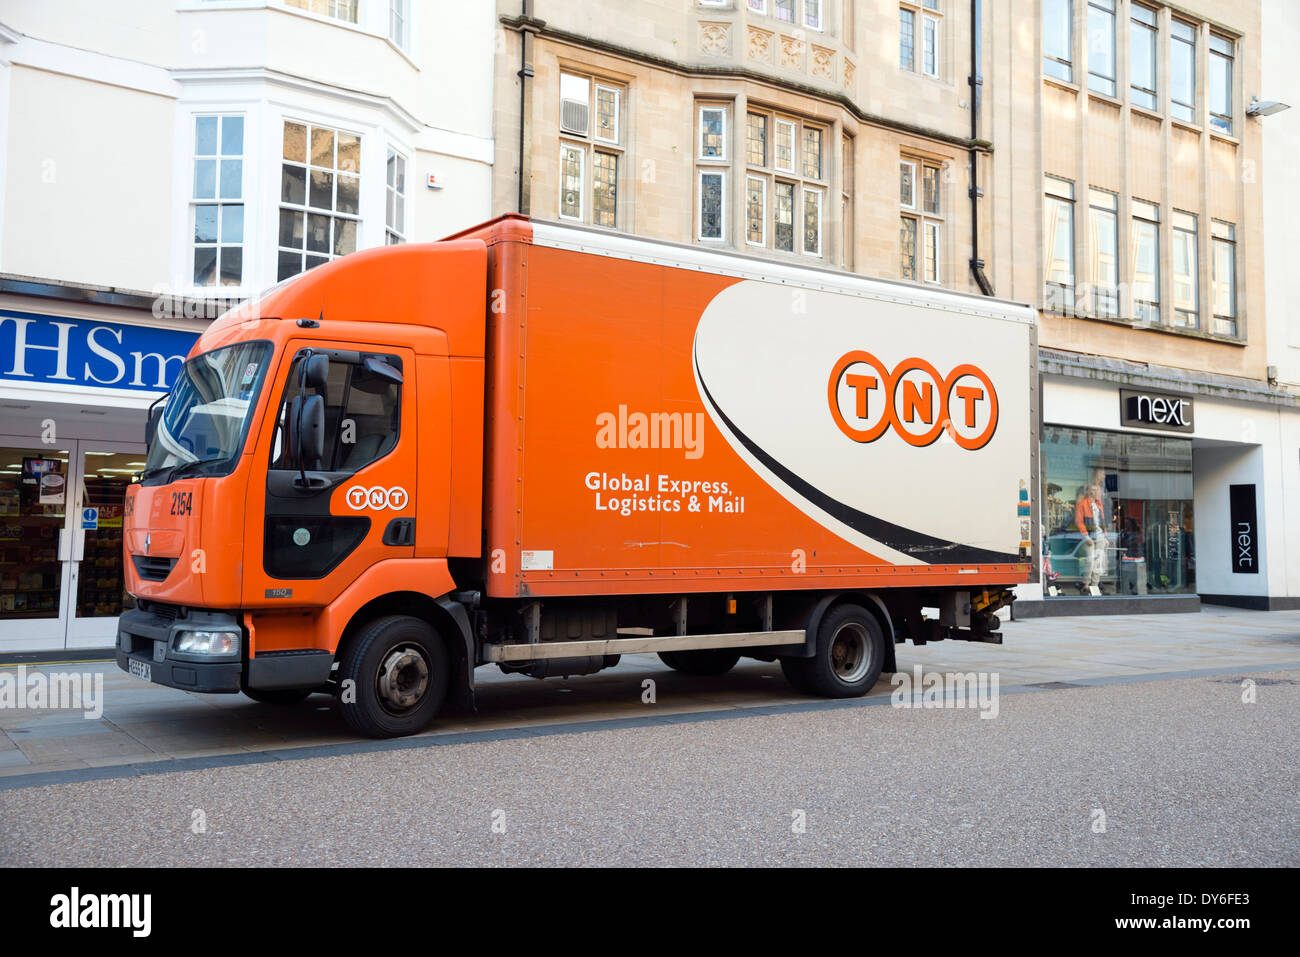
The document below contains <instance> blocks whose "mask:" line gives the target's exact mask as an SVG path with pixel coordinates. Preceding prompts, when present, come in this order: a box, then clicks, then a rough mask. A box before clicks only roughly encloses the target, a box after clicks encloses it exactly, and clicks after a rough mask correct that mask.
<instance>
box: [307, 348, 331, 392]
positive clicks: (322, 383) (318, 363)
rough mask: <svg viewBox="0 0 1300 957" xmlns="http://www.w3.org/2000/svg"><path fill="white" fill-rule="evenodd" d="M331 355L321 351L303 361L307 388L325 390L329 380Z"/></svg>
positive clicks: (318, 390)
mask: <svg viewBox="0 0 1300 957" xmlns="http://www.w3.org/2000/svg"><path fill="white" fill-rule="evenodd" d="M329 376H330V357H329V356H327V355H323V354H321V353H319V352H318V353H316V355H313V356H309V357H308V358H307V360H306V361H305V362H304V363H303V381H304V383H305V385H306V386H307V388H309V389H314V390H315V391H317V392H324V391H325V387H326V385H327V384H328V382H329Z"/></svg>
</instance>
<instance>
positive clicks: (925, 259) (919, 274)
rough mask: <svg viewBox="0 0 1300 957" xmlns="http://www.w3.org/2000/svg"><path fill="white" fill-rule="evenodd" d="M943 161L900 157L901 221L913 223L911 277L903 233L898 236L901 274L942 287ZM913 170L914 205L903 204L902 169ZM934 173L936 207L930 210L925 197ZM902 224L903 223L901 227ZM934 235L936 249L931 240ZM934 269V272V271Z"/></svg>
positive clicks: (904, 277)
mask: <svg viewBox="0 0 1300 957" xmlns="http://www.w3.org/2000/svg"><path fill="white" fill-rule="evenodd" d="M944 163H945V161H944V160H940V159H933V158H932V159H926V158H925V157H921V156H911V155H907V154H904V155H901V156H899V158H898V177H899V195H898V207H899V218H900V220H903V221H906V220H911V221H912V225H911V226H910V227H908V228H909V229H910V234H911V238H912V245H913V256H912V263H911V272H912V275H911V276H907V275H906V274H905V273H906V270H905V269H904V268H903V249H902V233H901V231H900V234H899V274H900V276H901V277H902V278H903V279H906V280H908V281H909V282H920V283H928V284H930V285H940V284H942V283H943V225H944V222H945V217H944V215H943V167H944ZM904 167H908V168H909V169H910V170H911V204H910V205H909V204H907V203H905V202H904V201H903V189H902V184H903V168H904ZM929 173H933V174H934V208H933V209H931V208H930V206H929V203H928V201H927V199H926V195H925V181H926V177H927V174H929ZM901 226H902V223H900V227H901ZM932 233H933V235H934V244H933V248H932V247H931V243H930V237H931V234H932ZM931 267H933V269H931Z"/></svg>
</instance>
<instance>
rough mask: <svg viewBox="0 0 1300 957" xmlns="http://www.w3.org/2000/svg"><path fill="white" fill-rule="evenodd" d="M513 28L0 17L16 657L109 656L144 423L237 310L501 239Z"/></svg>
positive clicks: (167, 6)
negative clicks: (276, 290)
mask: <svg viewBox="0 0 1300 957" xmlns="http://www.w3.org/2000/svg"><path fill="white" fill-rule="evenodd" d="M494 16H495V15H494V10H493V4H490V3H468V4H466V3H453V2H451V0H117V2H114V3H103V2H99V0H60V2H59V3H46V2H40V3H37V2H32V0H0V652H4V651H15V650H47V649H57V648H65V647H71V648H75V647H97V646H104V645H109V644H111V643H112V641H113V637H114V634H115V625H116V616H117V614H118V613H119V612H120V610H121V608H122V607H123V601H124V600H127V601H129V599H124V597H123V594H122V570H121V557H120V556H121V547H120V528H121V515H120V505H118V504H116V503H120V500H121V491H122V488H123V487H124V486H125V483H126V481H127V480H128V479H129V476H130V475H131V474H132V473H133V472H135V471H138V470H139V468H140V464H141V462H142V459H143V454H142V453H143V451H144V446H143V425H144V420H145V413H144V410H145V408H146V407H147V406H148V405H149V404H150V403H152V402H153V401H154V400H155V399H156V398H157V397H158V396H159V395H160V394H161V392H162V390H163V389H165V388H166V387H167V386H168V385H169V384H170V382H171V380H172V379H173V378H174V376H175V374H176V371H177V369H178V367H179V365H180V362H181V357H183V356H184V354H185V353H186V352H187V351H188V349H189V346H190V344H191V343H192V342H193V340H194V338H195V337H196V335H197V334H198V333H199V332H200V331H201V330H202V328H203V327H204V326H205V325H206V323H207V322H208V321H210V320H211V319H213V318H215V317H216V316H217V315H219V314H220V312H222V311H224V308H225V306H226V305H227V304H228V303H230V302H231V301H235V300H239V299H244V298H247V297H249V296H252V295H255V294H256V293H257V292H259V291H260V290H262V289H264V288H266V287H268V286H270V285H272V284H274V283H275V282H277V281H279V280H281V279H284V278H287V277H288V276H291V275H294V274H296V273H298V272H301V271H302V270H303V269H306V268H310V267H311V266H313V265H317V264H319V263H321V262H325V261H328V260H329V259H332V258H334V257H336V256H338V255H343V254H345V253H348V252H351V251H353V250H356V249H362V248H366V247H372V246H378V245H381V244H384V243H386V242H406V241H413V240H433V239H438V238H440V237H442V236H444V235H447V234H449V233H452V232H455V231H457V230H459V229H461V228H463V227H465V226H469V225H472V224H474V223H477V222H481V221H483V220H485V219H487V218H489V216H490V212H491V209H490V206H491V169H492V161H493V142H492V139H491V135H492V134H491V129H492V82H493V55H494V37H495V19H494ZM86 509H90V511H89V512H87V511H85V510H86ZM96 509H98V510H97V511H96ZM115 556H116V558H115Z"/></svg>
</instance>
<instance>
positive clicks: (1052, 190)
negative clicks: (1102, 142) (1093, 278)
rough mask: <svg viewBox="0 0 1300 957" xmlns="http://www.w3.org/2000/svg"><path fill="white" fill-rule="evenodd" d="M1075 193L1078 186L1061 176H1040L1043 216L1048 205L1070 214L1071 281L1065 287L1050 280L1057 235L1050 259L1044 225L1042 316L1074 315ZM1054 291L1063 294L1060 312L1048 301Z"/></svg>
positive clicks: (1053, 237)
mask: <svg viewBox="0 0 1300 957" xmlns="http://www.w3.org/2000/svg"><path fill="white" fill-rule="evenodd" d="M1053 184H1056V185H1053ZM1077 193H1078V188H1077V184H1076V183H1075V182H1074V181H1073V180H1068V179H1065V178H1064V177H1060V176H1053V175H1051V174H1050V173H1048V174H1045V175H1044V176H1043V211H1044V213H1046V211H1047V208H1048V205H1049V203H1054V204H1059V205H1061V206H1063V208H1064V209H1065V210H1066V211H1067V212H1068V213H1069V227H1070V235H1069V243H1068V244H1067V248H1068V249H1069V253H1070V255H1069V260H1068V264H1069V267H1070V281H1069V283H1068V285H1067V284H1065V283H1061V282H1057V281H1055V280H1053V279H1051V278H1049V277H1050V275H1051V272H1050V267H1051V266H1053V265H1055V263H1056V262H1057V261H1058V260H1057V258H1056V255H1055V250H1056V233H1055V232H1053V233H1052V234H1051V236H1050V239H1051V242H1052V248H1051V254H1050V255H1049V252H1048V248H1047V246H1046V241H1047V240H1048V238H1049V235H1048V231H1047V229H1046V223H1044V228H1043V239H1044V247H1043V310H1044V311H1045V312H1059V314H1065V315H1073V314H1074V311H1075V302H1076V296H1077V295H1078V287H1079V263H1078V256H1079V254H1078V236H1079V233H1078V229H1079V223H1078V218H1079V211H1078V200H1077V199H1076V196H1077ZM1058 225H1059V224H1058ZM1053 287H1061V289H1062V290H1063V292H1064V300H1065V301H1064V302H1062V303H1061V306H1062V308H1061V309H1060V310H1054V309H1053V308H1052V300H1051V296H1050V295H1049V289H1051V288H1053Z"/></svg>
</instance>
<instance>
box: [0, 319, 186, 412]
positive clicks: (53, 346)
mask: <svg viewBox="0 0 1300 957" xmlns="http://www.w3.org/2000/svg"><path fill="white" fill-rule="evenodd" d="M197 338H198V335H197V334H196V333H193V332H182V331H180V330H177V329H159V328H156V327H153V326H132V325H124V324H121V323H115V322H94V321H91V320H89V319H69V318H67V317H64V316H44V315H41V314H39V313H33V312H14V311H12V310H9V309H0V380H7V381H10V382H28V383H41V384H43V385H68V386H78V387H81V388H89V389H130V390H133V391H137V392H163V391H166V390H167V389H170V388H171V386H172V383H173V382H175V381H176V374H177V373H178V372H179V371H180V368H181V366H182V365H183V364H184V362H185V357H186V356H187V355H188V354H189V351H190V349H191V347H193V345H194V341H195V340H196V339H197Z"/></svg>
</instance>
